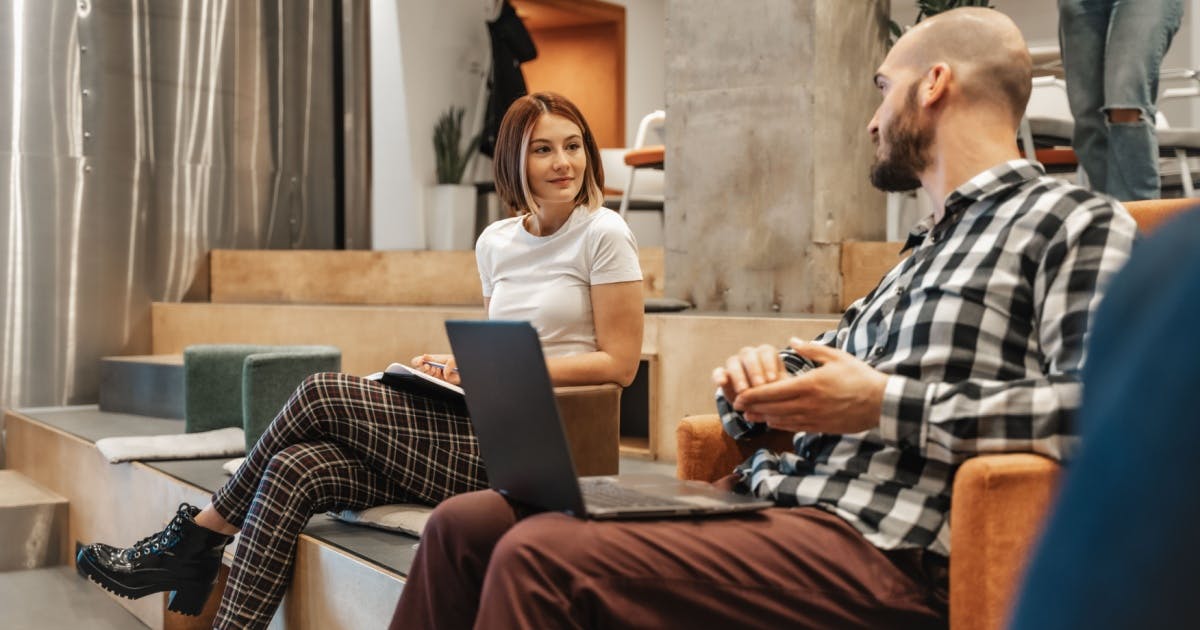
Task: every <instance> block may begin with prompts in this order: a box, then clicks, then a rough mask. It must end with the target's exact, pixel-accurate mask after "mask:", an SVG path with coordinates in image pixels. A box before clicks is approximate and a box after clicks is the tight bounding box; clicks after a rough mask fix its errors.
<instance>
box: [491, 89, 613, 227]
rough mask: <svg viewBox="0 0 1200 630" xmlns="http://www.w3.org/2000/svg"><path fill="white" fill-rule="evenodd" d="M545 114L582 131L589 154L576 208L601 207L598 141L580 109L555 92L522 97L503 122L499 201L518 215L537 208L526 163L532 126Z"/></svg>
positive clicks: (498, 136)
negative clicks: (558, 118)
mask: <svg viewBox="0 0 1200 630" xmlns="http://www.w3.org/2000/svg"><path fill="white" fill-rule="evenodd" d="M543 114H554V115H555V116H562V117H563V118H566V119H567V120H569V121H571V122H572V123H575V126H577V127H579V129H580V130H582V131H583V149H584V151H586V152H587V168H586V169H585V170H584V173H583V185H582V186H580V187H579V194H578V195H577V196H576V197H575V205H577V206H580V205H581V206H584V207H586V208H588V209H595V208H599V207H600V206H601V205H602V204H603V203H604V167H603V166H601V164H600V149H599V148H598V147H597V146H596V138H595V137H594V136H593V135H592V130H591V128H590V127H588V124H587V121H586V120H584V119H583V114H581V113H579V108H578V107H575V104H574V103H572V102H571V101H569V100H567V98H566V97H565V96H562V95H560V94H555V93H553V92H536V93H534V94H529V95H526V96H522V97H521V98H519V99H517V100H516V101H514V102H513V104H512V106H511V107H509V108H508V112H507V113H505V114H504V120H502V121H501V122H500V132H499V133H498V134H496V151H495V156H494V161H493V165H494V169H495V178H496V194H497V195H499V196H500V201H501V202H502V203H504V205H505V206H506V207H507V208H508V209H509V210H511V211H512V212H513V213H515V214H525V213H527V212H531V211H532V210H533V209H534V208H536V207H537V202H536V201H534V199H533V191H532V190H530V188H529V177H528V175H527V174H526V172H525V160H526V157H527V156H528V153H529V140H530V137H531V136H532V135H533V127H534V126H535V125H537V121H538V119H539V118H541V117H542V115H543Z"/></svg>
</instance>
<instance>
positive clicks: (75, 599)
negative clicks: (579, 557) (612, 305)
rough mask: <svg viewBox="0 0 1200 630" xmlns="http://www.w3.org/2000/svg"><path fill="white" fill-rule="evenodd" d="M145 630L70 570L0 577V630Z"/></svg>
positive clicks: (628, 466) (653, 465)
mask: <svg viewBox="0 0 1200 630" xmlns="http://www.w3.org/2000/svg"><path fill="white" fill-rule="evenodd" d="M621 472H622V473H658V474H663V475H667V476H674V475H675V465H674V464H667V463H662V462H654V461H648V460H644V459H635V458H629V457H623V458H621ZM379 535H380V536H381V537H389V538H388V541H389V542H390V541H391V540H392V538H394V537H392V536H391V535H390V534H384V533H380V534H379ZM145 627H146V626H145V625H143V624H142V622H140V621H138V619H137V618H136V617H134V616H133V615H131V614H129V613H128V612H127V611H126V610H125V609H124V608H122V607H121V606H120V605H119V604H117V603H116V602H115V601H113V600H112V598H110V597H109V596H108V595H107V594H106V593H105V592H104V591H102V590H100V588H99V587H97V586H95V585H94V584H92V583H91V582H89V581H87V580H86V579H84V578H82V577H80V576H79V575H78V574H76V573H75V570H74V568H72V567H69V566H66V567H52V568H47V569H32V570H28V571H11V572H0V628H3V630H60V629H62V630H67V629H72V630H73V629H75V628H87V629H88V630H127V629H128V630H143V629H144V628H145Z"/></svg>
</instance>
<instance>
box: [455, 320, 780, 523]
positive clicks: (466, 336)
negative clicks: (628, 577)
mask: <svg viewBox="0 0 1200 630" xmlns="http://www.w3.org/2000/svg"><path fill="white" fill-rule="evenodd" d="M446 332H447V333H448V334H449V336H450V345H451V346H452V347H453V348H454V358H455V360H456V361H457V362H458V369H459V375H460V376H461V377H462V384H463V390H464V391H465V392H466V398H467V409H468V410H469V411H470V413H471V423H472V424H473V425H474V427H475V435H476V437H477V438H478V439H479V447H480V450H481V451H482V452H483V460H484V462H485V463H486V464H487V475H488V479H489V481H490V482H491V485H492V487H493V488H495V489H496V490H498V491H500V492H501V493H502V494H504V495H505V496H507V497H509V498H510V499H512V500H514V501H516V502H518V503H523V504H527V505H530V506H533V507H536V508H541V509H545V510H553V511H560V512H566V513H568V514H572V515H575V516H580V517H588V518H597V519H601V518H606V519H613V518H650V517H664V516H691V515H703V514H729V513H733V512H746V511H753V510H760V509H762V508H765V507H770V506H771V505H772V503H771V502H770V501H764V500H761V499H757V498H754V497H747V496H742V495H738V494H734V493H731V492H724V491H721V490H718V489H716V488H713V487H712V486H711V485H709V484H706V483H700V482H695V481H680V480H678V479H675V478H672V477H668V476H666V475H647V474H639V475H615V476H601V477H582V478H581V477H578V476H577V475H576V474H575V464H574V463H573V462H572V461H571V451H570V448H569V447H568V445H567V439H566V436H565V434H564V432H563V427H562V420H561V419H560V417H559V415H558V405H557V403H556V402H555V399H554V389H553V388H552V387H551V385H550V376H549V374H547V372H546V360H545V357H544V356H543V355H542V346H541V343H540V342H539V341H538V337H537V332H536V331H535V330H534V329H533V327H532V326H530V325H529V324H528V323H527V322H506V321H455V320H452V321H447V322H446Z"/></svg>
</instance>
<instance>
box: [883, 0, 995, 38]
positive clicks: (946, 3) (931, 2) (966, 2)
mask: <svg viewBox="0 0 1200 630" xmlns="http://www.w3.org/2000/svg"><path fill="white" fill-rule="evenodd" d="M958 7H986V8H989V9H991V8H993V7H992V4H991V0H917V20H916V22H915V23H914V24H917V23H920V22H921V20H923V19H925V18H927V17H933V16H935V15H937V14H939V13H941V12H943V11H949V10H950V9H957V8H958ZM888 29H889V30H890V31H891V38H890V39H889V40H888V45H889V46H890V45H891V44H893V43H895V42H896V40H897V39H900V36H901V35H903V34H904V30H905V29H903V28H901V27H900V25H899V24H897V23H896V22H895V21H894V20H888Z"/></svg>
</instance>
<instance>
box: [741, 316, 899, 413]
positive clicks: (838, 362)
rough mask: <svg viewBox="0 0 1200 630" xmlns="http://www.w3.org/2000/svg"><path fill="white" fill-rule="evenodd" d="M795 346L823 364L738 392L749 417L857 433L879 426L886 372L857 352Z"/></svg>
mask: <svg viewBox="0 0 1200 630" xmlns="http://www.w3.org/2000/svg"><path fill="white" fill-rule="evenodd" d="M789 345H791V347H792V349H793V350H795V351H796V354H799V355H800V356H802V357H806V358H809V359H812V360H813V361H815V362H817V363H819V364H821V366H820V367H818V368H816V369H814V370H809V371H808V372H804V373H802V374H799V375H797V376H795V377H793V378H784V379H782V380H778V381H775V382H768V383H766V384H763V385H761V386H755V387H751V388H749V389H745V390H743V391H741V392H739V393H738V397H737V400H736V401H735V402H734V403H733V408H734V409H737V410H738V411H741V412H742V414H743V416H745V418H746V420H747V421H750V422H765V423H766V424H767V426H769V427H771V428H772V429H781V430H784V431H791V432H800V431H804V432H818V433H858V432H860V431H866V430H868V429H871V428H873V427H876V426H878V425H879V416H880V413H881V412H882V409H883V392H884V388H885V387H886V385H887V375H886V374H884V373H883V372H880V371H879V370H876V369H875V368H873V367H871V366H869V365H867V364H866V363H864V362H863V361H860V360H859V359H857V358H856V357H854V356H853V355H851V354H849V353H846V352H843V351H841V350H838V349H836V348H830V347H828V346H823V345H820V344H812V343H806V342H804V341H801V340H799V339H796V338H794V337H793V338H792V340H791V343H790V344H789Z"/></svg>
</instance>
